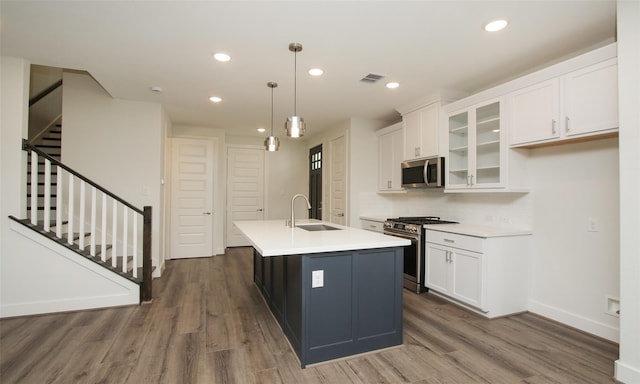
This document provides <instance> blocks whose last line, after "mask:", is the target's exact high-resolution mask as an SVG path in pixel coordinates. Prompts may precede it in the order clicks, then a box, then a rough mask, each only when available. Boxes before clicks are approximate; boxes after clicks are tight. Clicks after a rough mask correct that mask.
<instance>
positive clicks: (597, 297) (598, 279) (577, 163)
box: [529, 138, 620, 341]
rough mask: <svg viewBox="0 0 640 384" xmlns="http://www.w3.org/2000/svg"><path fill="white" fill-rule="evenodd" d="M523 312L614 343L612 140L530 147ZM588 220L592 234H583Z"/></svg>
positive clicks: (615, 217) (616, 250)
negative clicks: (529, 235)
mask: <svg viewBox="0 0 640 384" xmlns="http://www.w3.org/2000/svg"><path fill="white" fill-rule="evenodd" d="M529 166H530V173H531V176H532V177H533V184H532V192H531V194H532V196H533V200H534V203H533V207H532V208H533V231H534V236H533V244H534V247H533V253H532V259H531V264H530V267H531V270H530V273H531V284H530V302H529V310H530V311H532V312H535V313H538V314H541V315H543V316H546V317H550V318H552V319H555V320H558V321H561V322H563V323H565V324H569V325H571V326H574V327H576V328H579V329H582V330H584V331H587V332H589V333H592V334H596V335H599V336H602V337H604V338H607V339H609V340H614V341H618V328H619V324H618V318H617V317H615V316H611V315H608V314H606V313H605V309H606V297H605V296H606V295H609V296H611V297H613V298H618V297H619V264H618V261H619V246H618V236H619V233H620V231H619V217H620V216H619V206H620V205H619V198H618V195H619V174H618V139H617V138H614V139H606V140H598V141H592V142H587V143H579V144H568V145H560V146H554V147H549V148H539V149H534V150H532V152H531V158H530V164H529ZM589 218H594V219H595V220H597V223H598V225H599V231H598V232H590V231H588V220H589Z"/></svg>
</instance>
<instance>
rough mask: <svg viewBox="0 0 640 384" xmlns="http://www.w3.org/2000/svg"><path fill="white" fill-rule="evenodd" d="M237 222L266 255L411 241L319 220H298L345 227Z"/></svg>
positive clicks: (254, 245)
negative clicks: (313, 228) (329, 228)
mask: <svg viewBox="0 0 640 384" xmlns="http://www.w3.org/2000/svg"><path fill="white" fill-rule="evenodd" d="M233 224H234V225H235V226H236V227H237V228H238V229H239V230H240V232H242V233H243V234H244V235H245V236H246V237H247V239H248V240H249V242H250V243H251V245H253V247H254V248H255V249H256V250H258V252H260V254H261V255H262V256H280V255H299V254H307V253H321V252H336V251H350V250H356V249H374V248H388V247H402V246H406V245H411V242H410V241H409V240H406V239H402V238H399V237H395V236H388V235H383V234H382V233H377V232H372V231H366V230H364V229H359V228H351V227H345V226H342V225H337V224H333V223H324V222H322V221H318V220H296V225H304V224H326V225H329V226H332V227H338V228H341V229H340V230H333V231H306V230H304V229H302V228H298V227H296V228H289V227H288V226H286V225H285V221H284V220H282V219H281V220H254V221H234V222H233Z"/></svg>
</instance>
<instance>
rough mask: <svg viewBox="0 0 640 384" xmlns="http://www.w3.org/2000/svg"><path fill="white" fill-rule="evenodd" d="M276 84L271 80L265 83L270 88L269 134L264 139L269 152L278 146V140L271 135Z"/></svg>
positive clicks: (275, 149)
mask: <svg viewBox="0 0 640 384" xmlns="http://www.w3.org/2000/svg"><path fill="white" fill-rule="evenodd" d="M277 86H278V83H275V82H273V81H270V82H268V83H267V87H269V88H271V135H269V136H268V137H267V138H266V139H264V149H266V150H267V151H269V152H275V151H277V150H278V149H279V148H280V140H278V138H277V137H275V136H273V88H275V87H277Z"/></svg>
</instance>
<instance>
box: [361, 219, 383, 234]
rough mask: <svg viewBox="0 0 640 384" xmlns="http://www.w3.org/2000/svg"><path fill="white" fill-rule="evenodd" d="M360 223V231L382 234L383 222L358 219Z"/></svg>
mask: <svg viewBox="0 0 640 384" xmlns="http://www.w3.org/2000/svg"><path fill="white" fill-rule="evenodd" d="M360 220H361V221H362V229H366V230H367V231H373V232H381V233H382V232H384V222H383V221H377V220H370V219H360Z"/></svg>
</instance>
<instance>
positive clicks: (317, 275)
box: [311, 269, 324, 288]
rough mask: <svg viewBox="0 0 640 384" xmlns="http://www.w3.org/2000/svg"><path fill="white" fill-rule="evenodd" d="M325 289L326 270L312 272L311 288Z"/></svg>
mask: <svg viewBox="0 0 640 384" xmlns="http://www.w3.org/2000/svg"><path fill="white" fill-rule="evenodd" d="M322 287H324V270H323V269H320V270H317V271H311V288H322Z"/></svg>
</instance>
